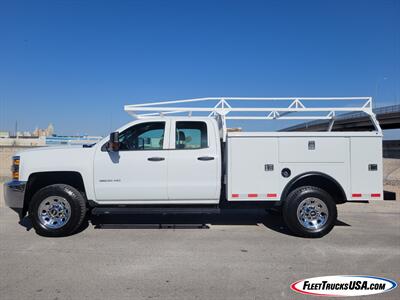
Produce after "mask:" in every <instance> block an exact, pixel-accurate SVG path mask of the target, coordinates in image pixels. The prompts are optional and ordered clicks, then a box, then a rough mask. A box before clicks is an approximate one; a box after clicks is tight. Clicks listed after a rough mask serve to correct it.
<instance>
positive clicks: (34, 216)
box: [29, 184, 87, 237]
mask: <svg viewBox="0 0 400 300" xmlns="http://www.w3.org/2000/svg"><path fill="white" fill-rule="evenodd" d="M53 196H55V198H56V197H62V198H64V199H65V200H66V201H67V202H68V203H69V205H70V207H71V210H70V217H69V219H68V221H67V222H66V223H65V224H64V225H63V226H62V227H61V228H49V227H47V226H45V225H44V224H43V223H42V222H41V221H40V219H39V215H38V209H39V206H40V204H41V203H42V201H43V200H44V199H46V198H48V197H53ZM86 210H87V209H86V200H85V198H84V197H83V196H82V194H81V193H80V192H79V191H78V190H77V189H75V188H74V187H72V186H69V185H66V184H53V185H49V186H46V187H44V188H42V189H40V190H39V191H37V192H36V193H35V195H33V197H32V200H31V201H30V204H29V218H30V219H31V221H32V225H33V227H34V228H35V231H36V233H37V234H39V235H42V236H49V237H61V236H68V235H71V234H73V233H74V232H75V231H76V230H77V229H78V228H79V227H80V226H81V224H82V222H83V220H84V218H85V214H86Z"/></svg>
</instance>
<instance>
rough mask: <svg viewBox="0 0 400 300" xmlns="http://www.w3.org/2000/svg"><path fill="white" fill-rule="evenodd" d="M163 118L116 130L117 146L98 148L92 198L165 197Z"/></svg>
mask: <svg viewBox="0 0 400 300" xmlns="http://www.w3.org/2000/svg"><path fill="white" fill-rule="evenodd" d="M165 132H166V122H154V121H153V122H142V123H138V124H135V125H133V126H131V127H129V128H127V129H125V130H124V131H122V132H120V134H119V142H120V150H119V151H117V152H107V151H106V150H105V149H104V147H103V149H98V150H97V153H96V155H95V160H94V186H95V193H96V199H97V200H98V201H99V202H101V201H103V202H104V201H106V202H107V201H132V200H134V201H137V200H144V201H151V200H168V193H167V159H166V154H167V153H166V152H167V151H166V150H164V149H165V147H164V144H165V141H164V134H165Z"/></svg>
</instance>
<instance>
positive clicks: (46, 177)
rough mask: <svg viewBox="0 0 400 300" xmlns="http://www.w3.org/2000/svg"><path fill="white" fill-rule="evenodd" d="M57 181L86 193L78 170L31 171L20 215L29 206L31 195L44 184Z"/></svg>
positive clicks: (24, 212)
mask: <svg viewBox="0 0 400 300" xmlns="http://www.w3.org/2000/svg"><path fill="white" fill-rule="evenodd" d="M57 183H62V184H68V185H70V186H72V187H74V188H76V189H77V190H78V191H79V192H81V193H82V194H83V195H85V194H86V193H85V185H84V183H83V178H82V175H81V174H80V173H79V172H73V171H65V172H38V173H32V174H31V175H30V176H29V178H28V183H27V186H26V192H25V197H24V208H23V211H22V215H23V216H25V214H26V212H27V211H28V208H29V202H30V200H31V199H32V196H33V195H34V194H35V193H36V192H37V191H38V190H40V189H41V188H44V187H45V186H48V185H51V184H57Z"/></svg>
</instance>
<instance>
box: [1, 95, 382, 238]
mask: <svg viewBox="0 0 400 300" xmlns="http://www.w3.org/2000/svg"><path fill="white" fill-rule="evenodd" d="M210 99H211V100H213V99H214V98H205V99H194V100H182V101H183V102H182V101H173V102H161V103H153V104H149V103H146V104H144V105H133V106H126V107H125V110H126V111H128V112H130V113H131V114H132V113H133V115H134V116H135V117H136V120H134V121H133V122H130V123H128V124H126V125H124V126H122V127H121V128H119V129H117V130H116V131H115V132H112V133H111V134H110V136H109V137H107V138H104V139H103V140H101V141H100V142H98V143H96V144H94V145H85V146H83V147H82V146H76V147H72V146H70V147H60V148H58V147H44V148H36V149H30V150H27V151H23V152H19V153H17V154H16V155H15V156H14V157H13V163H12V171H13V173H12V176H13V178H12V181H10V182H8V183H6V184H5V188H4V193H5V200H6V204H7V205H8V206H9V207H11V208H13V209H14V210H16V211H17V212H18V213H19V215H20V217H21V218H22V217H24V216H25V215H26V214H28V215H29V218H30V219H31V220H32V224H33V226H34V228H35V230H36V232H37V233H38V234H40V235H45V236H65V235H70V234H73V233H74V232H76V230H77V229H78V228H79V226H80V225H81V224H82V222H83V220H84V218H85V215H86V214H87V213H90V212H93V211H96V212H97V213H98V212H101V211H103V212H107V213H118V212H121V211H128V212H129V211H135V210H136V211H137V210H138V209H140V210H146V209H155V208H157V209H160V210H161V211H162V210H163V209H164V210H165V211H166V212H168V209H171V207H173V208H177V209H179V208H181V209H185V208H191V209H200V210H201V209H206V208H217V209H234V208H241V207H247V208H249V207H251V208H271V207H277V208H280V209H281V210H282V213H283V218H284V220H285V222H286V224H287V226H288V228H289V229H290V230H292V232H293V233H295V234H297V235H300V236H304V237H321V236H323V235H325V234H326V233H328V232H329V231H330V230H331V229H332V228H333V226H334V224H335V221H336V219H337V209H336V205H338V204H343V203H346V202H348V201H360V200H362V201H365V200H371V201H376V200H382V197H383V194H382V189H383V187H382V132H381V130H380V127H379V124H378V122H377V121H376V119H375V118H374V115H373V113H372V109H370V108H369V106H368V105H367V106H363V107H362V108H360V109H358V108H356V109H355V108H354V107H352V108H351V110H352V111H353V110H356V111H361V112H363V113H366V114H368V115H369V116H370V117H371V122H372V124H373V126H375V129H376V130H373V131H364V132H351V131H348V132H336V131H328V132H242V131H241V130H229V128H227V127H226V121H227V120H229V118H231V119H232V120H235V119H236V120H244V119H250V120H251V119H252V118H256V120H257V119H266V120H276V119H279V118H284V119H290V118H293V119H301V120H303V119H304V117H302V118H300V117H298V116H297V117H296V116H290V114H292V113H298V112H302V113H304V112H307V108H306V107H305V105H304V103H305V102H306V101H307V100H308V99H311V98H308V99H300V98H295V99H292V98H287V99H288V101H289V105H288V107H284V108H282V107H274V108H271V107H269V108H268V107H266V108H265V107H264V108H254V107H250V108H248V107H247V108H240V109H236V110H235V109H234V108H232V106H231V105H229V104H228V102H227V101H228V100H227V99H229V98H223V99H220V98H217V99H218V101H219V102H218V103H217V105H213V106H212V107H211V108H207V107H204V106H197V107H193V106H190V107H177V104H182V103H184V104H186V103H188V102H190V103H191V104H193V103H197V102H203V101H210ZM254 99H257V101H261V100H265V101H273V100H276V99H271V98H246V99H243V98H238V99H236V98H230V100H232V101H234V100H237V101H241V103H243V102H244V101H245V100H248V101H251V100H254ZM285 99H286V98H285ZM339 99H341V98H339ZM346 99H347V98H346ZM349 99H351V98H349ZM362 100H363V98H362ZM313 101H315V99H313ZM320 101H324V98H320ZM336 101H338V100H336ZM366 101H367V103H368V104H371V105H372V102H371V99H370V98H366ZM246 103H247V102H246ZM299 103H300V104H301V105H299ZM166 105H169V106H166ZM371 107H372V106H371ZM320 109H321V111H322V112H324V113H325V112H330V111H336V110H338V111H341V110H340V109H336V110H335V109H334V108H329V110H327V109H326V108H325V107H322V108H320ZM348 110H350V109H348ZM138 111H140V112H143V111H144V112H145V113H144V114H141V115H138V114H137V112H138ZM149 111H151V112H154V111H156V113H150V114H149V113H148V112H149ZM176 111H178V112H179V113H182V112H183V113H188V114H189V115H187V116H186V115H184V116H181V115H178V116H176V115H175V116H170V115H169V113H175V112H176ZM238 111H241V112H243V111H244V112H246V113H249V112H256V113H259V112H262V113H264V112H268V114H264V115H263V116H262V117H260V116H259V115H256V116H254V115H252V116H248V115H246V116H243V115H239V116H238V115H236V116H235V115H234V113H235V112H238ZM343 111H347V110H346V108H345V109H344V110H343ZM193 112H198V113H200V114H204V112H210V115H208V116H204V115H203V116H195V115H194V114H193ZM313 112H315V110H313ZM228 114H231V116H228ZM312 118H315V116H314V115H313V117H312ZM321 119H322V118H321ZM324 119H326V118H324ZM329 127H330V130H331V129H332V128H333V126H332V124H330V125H329Z"/></svg>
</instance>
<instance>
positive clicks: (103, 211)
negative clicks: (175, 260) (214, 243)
mask: <svg viewBox="0 0 400 300" xmlns="http://www.w3.org/2000/svg"><path fill="white" fill-rule="evenodd" d="M220 212H221V210H220V209H219V208H208V207H207V208H203V207H198V208H171V207H160V208H158V207H137V208H136V207H95V208H93V209H92V214H93V215H109V214H143V215H147V214H219V213H220Z"/></svg>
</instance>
